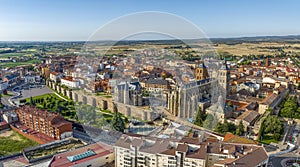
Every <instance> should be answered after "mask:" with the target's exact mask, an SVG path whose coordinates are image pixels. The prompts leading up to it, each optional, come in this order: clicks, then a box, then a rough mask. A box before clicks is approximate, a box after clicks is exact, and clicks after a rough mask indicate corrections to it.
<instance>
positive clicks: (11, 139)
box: [0, 130, 38, 157]
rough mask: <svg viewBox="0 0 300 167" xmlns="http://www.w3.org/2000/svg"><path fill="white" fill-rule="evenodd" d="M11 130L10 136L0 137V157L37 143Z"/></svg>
mask: <svg viewBox="0 0 300 167" xmlns="http://www.w3.org/2000/svg"><path fill="white" fill-rule="evenodd" d="M11 131H12V134H11V135H10V136H6V137H3V136H2V137H0V157H1V156H6V155H11V154H14V153H18V152H20V151H22V150H23V149H24V148H28V147H32V146H35V145H38V143H36V142H34V141H32V140H29V139H27V138H25V137H24V136H22V135H19V134H18V133H16V132H14V131H13V130H11ZM6 133H7V132H6Z"/></svg>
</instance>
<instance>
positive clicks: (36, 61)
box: [0, 60, 41, 68]
mask: <svg viewBox="0 0 300 167" xmlns="http://www.w3.org/2000/svg"><path fill="white" fill-rule="evenodd" d="M40 62H41V60H29V61H25V62H4V63H0V66H2V67H3V68H6V67H9V68H12V67H16V66H22V65H31V64H34V63H40Z"/></svg>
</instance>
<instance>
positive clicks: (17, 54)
mask: <svg viewBox="0 0 300 167" xmlns="http://www.w3.org/2000/svg"><path fill="white" fill-rule="evenodd" d="M24 55H25V53H1V54H0V57H1V58H8V57H21V56H24Z"/></svg>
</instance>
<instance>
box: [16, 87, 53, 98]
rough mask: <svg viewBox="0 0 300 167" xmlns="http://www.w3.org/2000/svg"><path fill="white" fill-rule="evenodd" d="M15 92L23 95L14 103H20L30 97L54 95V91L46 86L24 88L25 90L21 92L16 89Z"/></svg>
mask: <svg viewBox="0 0 300 167" xmlns="http://www.w3.org/2000/svg"><path fill="white" fill-rule="evenodd" d="M15 91H16V92H19V93H21V95H20V96H19V97H17V98H15V99H13V101H19V100H21V99H26V98H29V97H34V96H39V95H44V94H48V93H53V91H52V90H51V89H49V88H48V87H47V86H45V85H38V86H25V87H23V89H21V90H20V89H16V90H15Z"/></svg>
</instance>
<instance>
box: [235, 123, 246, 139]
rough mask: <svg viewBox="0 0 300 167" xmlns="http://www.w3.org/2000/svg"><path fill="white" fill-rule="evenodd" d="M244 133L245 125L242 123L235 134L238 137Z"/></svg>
mask: <svg viewBox="0 0 300 167" xmlns="http://www.w3.org/2000/svg"><path fill="white" fill-rule="evenodd" d="M243 133H244V125H243V122H242V121H240V123H239V125H238V127H237V129H236V132H235V134H237V135H239V136H240V135H242V134H243Z"/></svg>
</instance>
